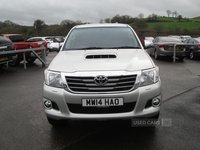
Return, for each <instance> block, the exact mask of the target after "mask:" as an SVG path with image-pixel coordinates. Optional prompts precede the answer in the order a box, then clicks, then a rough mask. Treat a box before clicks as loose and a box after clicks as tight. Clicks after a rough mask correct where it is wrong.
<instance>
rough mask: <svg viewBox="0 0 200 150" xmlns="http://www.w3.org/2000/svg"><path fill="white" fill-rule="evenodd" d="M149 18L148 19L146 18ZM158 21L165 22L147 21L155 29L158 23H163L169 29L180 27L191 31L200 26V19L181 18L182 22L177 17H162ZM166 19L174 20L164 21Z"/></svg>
mask: <svg viewBox="0 0 200 150" xmlns="http://www.w3.org/2000/svg"><path fill="white" fill-rule="evenodd" d="M145 20H148V19H145ZM157 21H163V22H147V24H148V28H150V29H153V28H154V26H155V25H156V24H161V25H163V27H164V28H165V29H166V30H167V29H175V28H177V27H179V28H180V29H181V30H183V29H188V30H189V31H191V30H194V29H197V28H200V19H185V18H183V19H181V20H180V22H179V20H178V19H177V18H172V17H170V18H167V17H160V18H158V19H157ZM164 21H173V22H164Z"/></svg>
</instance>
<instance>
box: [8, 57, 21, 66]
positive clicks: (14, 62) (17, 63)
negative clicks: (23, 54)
mask: <svg viewBox="0 0 200 150" xmlns="http://www.w3.org/2000/svg"><path fill="white" fill-rule="evenodd" d="M12 60H13V61H12V62H9V65H10V66H18V65H19V64H20V58H19V57H18V55H16V56H13V57H12Z"/></svg>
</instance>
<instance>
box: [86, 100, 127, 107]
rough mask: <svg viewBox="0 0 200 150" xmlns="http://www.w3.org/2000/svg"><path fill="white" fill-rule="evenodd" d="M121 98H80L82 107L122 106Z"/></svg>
mask: <svg viewBox="0 0 200 150" xmlns="http://www.w3.org/2000/svg"><path fill="white" fill-rule="evenodd" d="M123 104H124V99H123V98H86V99H82V106H83V107H107V106H123Z"/></svg>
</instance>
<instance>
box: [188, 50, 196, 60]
mask: <svg viewBox="0 0 200 150" xmlns="http://www.w3.org/2000/svg"><path fill="white" fill-rule="evenodd" d="M189 57H190V59H195V56H194V51H193V50H191V51H190V55H189Z"/></svg>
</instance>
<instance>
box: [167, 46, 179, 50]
mask: <svg viewBox="0 0 200 150" xmlns="http://www.w3.org/2000/svg"><path fill="white" fill-rule="evenodd" d="M169 49H174V47H172V46H170V47H169ZM176 49H178V47H176Z"/></svg>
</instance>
